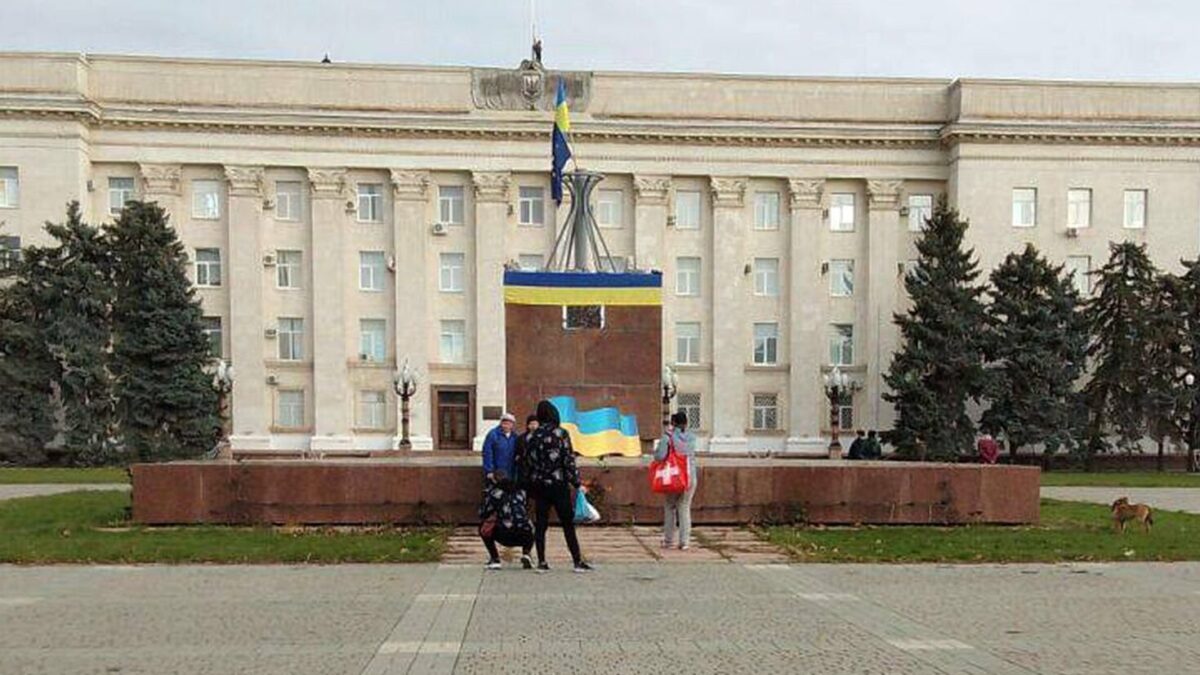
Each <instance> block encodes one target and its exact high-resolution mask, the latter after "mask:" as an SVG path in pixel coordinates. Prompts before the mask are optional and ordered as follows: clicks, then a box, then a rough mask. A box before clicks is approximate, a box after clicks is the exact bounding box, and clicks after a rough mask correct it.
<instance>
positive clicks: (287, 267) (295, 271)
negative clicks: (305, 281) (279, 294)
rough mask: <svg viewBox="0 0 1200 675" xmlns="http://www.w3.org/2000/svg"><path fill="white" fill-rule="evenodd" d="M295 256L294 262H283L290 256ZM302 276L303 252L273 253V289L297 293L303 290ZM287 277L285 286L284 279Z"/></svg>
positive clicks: (290, 250) (280, 250)
mask: <svg viewBox="0 0 1200 675" xmlns="http://www.w3.org/2000/svg"><path fill="white" fill-rule="evenodd" d="M293 253H294V254H296V260H294V261H291V262H285V259H287V258H290V257H291V254H293ZM303 274H304V252H303V251H300V250H297V249H279V250H276V251H275V288H276V289H277V290H280V291H298V290H300V289H301V288H303V285H302V284H301V279H302V277H303ZM285 276H286V277H287V281H288V283H287V284H284V283H283V281H284V278H283V277H285Z"/></svg>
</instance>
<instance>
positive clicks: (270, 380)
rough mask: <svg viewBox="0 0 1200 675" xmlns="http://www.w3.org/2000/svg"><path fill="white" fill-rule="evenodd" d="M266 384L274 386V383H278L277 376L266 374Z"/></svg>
mask: <svg viewBox="0 0 1200 675" xmlns="http://www.w3.org/2000/svg"><path fill="white" fill-rule="evenodd" d="M267 384H269V385H271V386H272V387H274V386H275V385H277V384H279V378H278V377H275V376H274V375H268V376H267Z"/></svg>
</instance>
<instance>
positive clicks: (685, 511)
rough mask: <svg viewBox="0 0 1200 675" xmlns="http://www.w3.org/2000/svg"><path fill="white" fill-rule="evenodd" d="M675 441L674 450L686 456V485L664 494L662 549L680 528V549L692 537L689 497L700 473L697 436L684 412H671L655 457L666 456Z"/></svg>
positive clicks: (690, 497) (693, 490)
mask: <svg viewBox="0 0 1200 675" xmlns="http://www.w3.org/2000/svg"><path fill="white" fill-rule="evenodd" d="M672 443H674V445H675V452H677V453H678V454H680V455H683V456H685V457H687V463H688V487H687V490H685V491H684V492H682V493H680V494H668V495H663V497H664V498H665V499H666V501H665V502H664V503H663V541H662V546H663V548H672V547H674V546H675V532H676V530H677V529H678V531H679V548H680V549H681V550H687V548H688V547H689V546H690V545H691V538H692V497H693V496H694V495H695V494H696V482H697V477H698V476H699V474H700V472H699V471H698V470H697V467H696V437H695V436H693V435H692V434H691V433H690V432H688V430H687V415H686V414H685V413H682V412H677V413H675V414H674V415H671V424H669V425H668V426H667V429H666V432H665V433H663V437H662V439H660V440H659V441H658V447H656V448H655V449H654V459H655V460H657V461H660V462H661V461H662V460H664V459H666V457H667V451H668V449H669V447H670V445H671V444H672Z"/></svg>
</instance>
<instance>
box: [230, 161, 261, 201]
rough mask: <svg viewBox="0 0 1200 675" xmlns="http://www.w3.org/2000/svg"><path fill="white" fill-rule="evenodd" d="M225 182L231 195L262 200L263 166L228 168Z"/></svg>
mask: <svg viewBox="0 0 1200 675" xmlns="http://www.w3.org/2000/svg"><path fill="white" fill-rule="evenodd" d="M225 180H226V181H227V182H228V183H229V194H231V195H242V196H250V197H258V198H260V199H261V198H262V196H263V168H262V167H261V166H227V167H225Z"/></svg>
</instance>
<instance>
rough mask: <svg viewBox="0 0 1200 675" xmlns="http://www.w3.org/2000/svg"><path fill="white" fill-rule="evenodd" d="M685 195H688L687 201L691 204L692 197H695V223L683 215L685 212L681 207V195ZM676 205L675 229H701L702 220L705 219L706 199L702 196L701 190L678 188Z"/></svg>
mask: <svg viewBox="0 0 1200 675" xmlns="http://www.w3.org/2000/svg"><path fill="white" fill-rule="evenodd" d="M683 196H686V197H687V200H686V201H687V202H688V203H689V205H690V202H691V201H692V198H693V197H695V207H696V208H695V215H696V219H695V222H694V223H689V222H687V219H684V218H683V217H681V216H682V215H683V214H684V213H685V212H684V211H683V210H682V209H681V206H682V204H683V200H682V199H681V197H683ZM674 206H675V208H674V215H675V229H676V230H687V231H696V230H699V229H700V227H701V221H703V220H704V199H703V198H702V197H701V192H700V190H676V191H675V205H674ZM688 213H690V211H688Z"/></svg>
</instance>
